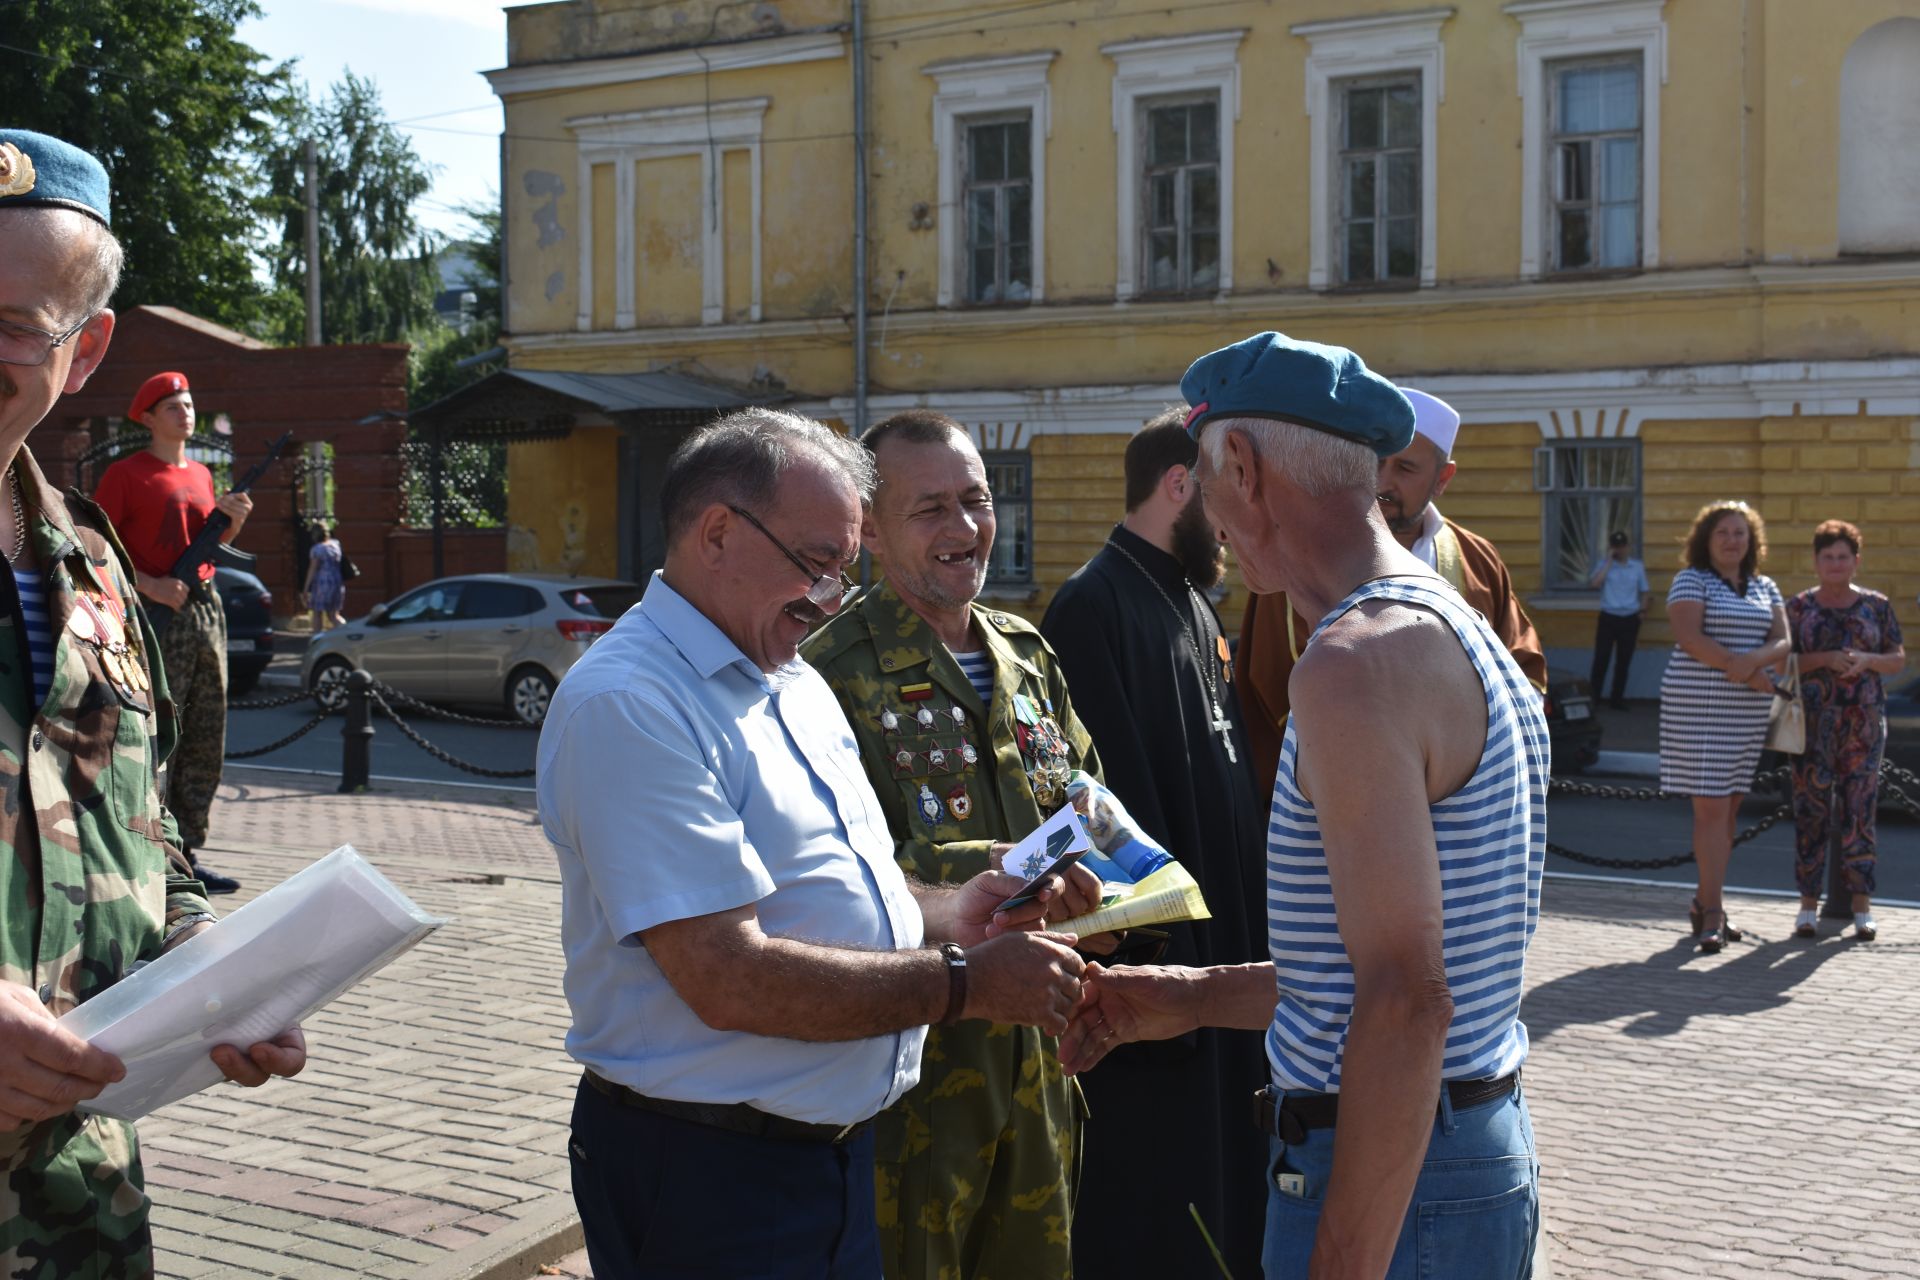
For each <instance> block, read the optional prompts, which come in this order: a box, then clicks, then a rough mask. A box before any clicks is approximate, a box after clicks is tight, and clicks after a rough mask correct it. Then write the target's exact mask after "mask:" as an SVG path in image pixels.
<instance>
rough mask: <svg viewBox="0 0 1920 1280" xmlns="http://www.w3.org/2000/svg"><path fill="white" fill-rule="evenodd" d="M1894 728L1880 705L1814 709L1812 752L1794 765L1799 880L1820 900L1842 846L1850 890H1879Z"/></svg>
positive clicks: (1805, 892)
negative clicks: (1835, 851) (1878, 853)
mask: <svg viewBox="0 0 1920 1280" xmlns="http://www.w3.org/2000/svg"><path fill="white" fill-rule="evenodd" d="M1886 745H1887V722H1886V717H1885V716H1884V714H1882V710H1881V708H1880V707H1878V706H1870V707H1815V706H1809V707H1808V708H1807V749H1806V750H1805V751H1804V752H1802V753H1801V754H1800V755H1799V756H1798V757H1796V758H1795V760H1794V762H1793V822H1794V829H1795V839H1794V857H1793V878H1794V882H1795V883H1796V884H1797V885H1798V886H1799V888H1800V896H1801V897H1803V898H1817V897H1819V896H1820V891H1821V883H1820V882H1821V877H1822V875H1823V874H1824V873H1825V871H1826V866H1827V848H1828V845H1829V844H1837V845H1838V846H1839V856H1840V861H1841V864H1842V866H1844V867H1845V869H1846V879H1847V890H1848V892H1850V893H1867V894H1870V893H1872V892H1873V890H1874V880H1873V857H1874V834H1875V832H1874V813H1875V810H1876V808H1877V806H1878V804H1879V799H1880V758H1881V756H1882V755H1883V754H1884V753H1885V751H1886Z"/></svg>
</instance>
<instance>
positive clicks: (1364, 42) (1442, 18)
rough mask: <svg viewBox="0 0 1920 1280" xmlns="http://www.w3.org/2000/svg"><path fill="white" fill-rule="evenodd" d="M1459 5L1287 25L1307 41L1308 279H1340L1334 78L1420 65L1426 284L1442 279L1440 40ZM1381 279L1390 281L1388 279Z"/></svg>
mask: <svg viewBox="0 0 1920 1280" xmlns="http://www.w3.org/2000/svg"><path fill="white" fill-rule="evenodd" d="M1453 14H1454V10H1452V9H1450V8H1444V9H1422V10H1419V11H1418V12H1415V13H1396V14H1387V15H1383V16H1378V17H1370V18H1341V19H1338V20H1336V21H1332V22H1306V23H1301V24H1300V25H1299V26H1296V27H1291V28H1289V30H1291V31H1292V33H1293V34H1294V35H1296V36H1299V37H1301V38H1302V39H1304V40H1305V41H1306V42H1307V45H1308V49H1309V52H1308V54H1307V116H1308V118H1309V119H1311V120H1312V121H1313V126H1312V130H1311V133H1312V139H1313V141H1312V148H1311V157H1312V158H1311V170H1310V174H1311V176H1310V179H1309V184H1308V185H1309V197H1310V199H1311V200H1312V212H1311V214H1310V215H1309V220H1308V221H1309V227H1310V231H1311V236H1310V241H1311V243H1310V247H1309V255H1308V260H1307V287H1308V288H1310V289H1330V288H1333V287H1335V286H1336V285H1338V284H1339V283H1340V281H1339V273H1338V272H1337V271H1335V270H1334V269H1333V268H1334V245H1333V228H1334V224H1335V222H1336V221H1337V219H1336V218H1335V217H1334V204H1335V202H1336V201H1337V200H1338V198H1339V184H1338V183H1337V182H1335V181H1334V175H1333V169H1334V164H1335V161H1336V159H1337V158H1338V154H1339V147H1338V146H1337V145H1336V142H1335V138H1334V136H1333V131H1334V130H1335V129H1336V128H1337V127H1338V126H1339V119H1340V112H1339V111H1338V110H1337V109H1336V108H1335V104H1334V100H1333V94H1334V88H1335V85H1336V82H1338V81H1343V80H1357V79H1361V78H1363V77H1371V76H1381V75H1395V74H1403V73H1406V72H1416V73H1418V75H1419V77H1420V284H1421V287H1422V288H1426V287H1430V286H1432V285H1433V284H1434V282H1435V281H1436V280H1438V279H1439V253H1438V245H1439V225H1438V224H1439V219H1438V217H1437V216H1436V214H1435V210H1436V209H1437V208H1438V207H1439V198H1438V192H1439V188H1440V181H1439V146H1438V141H1437V139H1438V136H1439V126H1438V123H1437V118H1438V115H1439V110H1438V108H1439V105H1440V104H1441V103H1442V102H1445V101H1446V100H1447V82H1446V66H1447V64H1446V51H1445V49H1444V48H1443V47H1442V46H1441V43H1440V27H1441V24H1443V23H1444V22H1446V20H1447V19H1448V18H1451V17H1452V16H1453ZM1377 287H1390V286H1388V285H1385V284H1382V285H1379V286H1377Z"/></svg>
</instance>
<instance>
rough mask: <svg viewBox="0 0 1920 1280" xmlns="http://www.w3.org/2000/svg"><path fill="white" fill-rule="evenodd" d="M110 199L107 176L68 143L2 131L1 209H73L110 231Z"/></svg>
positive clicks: (15, 131) (55, 139) (0, 133)
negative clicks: (14, 206)
mask: <svg viewBox="0 0 1920 1280" xmlns="http://www.w3.org/2000/svg"><path fill="white" fill-rule="evenodd" d="M108 194H109V188H108V184H107V171H106V170H105V169H104V168H102V167H101V165H100V162H99V161H98V160H95V159H94V158H93V157H92V156H90V155H88V154H87V153H86V152H84V151H82V150H81V149H80V148H78V147H76V146H74V145H73V144H72V143H70V142H62V141H60V139H58V138H49V137H48V136H47V135H46V134H44V133H33V132H31V131H30V130H27V129H0V209H5V208H9V207H11V206H13V205H40V206H51V207H53V208H58V209H74V210H77V211H79V212H81V213H84V214H86V215H87V216H88V217H90V218H93V219H94V220H95V221H97V222H99V223H100V225H102V226H108V227H110V226H112V225H113V218H112V216H111V215H110V213H109V211H108V210H109V206H108Z"/></svg>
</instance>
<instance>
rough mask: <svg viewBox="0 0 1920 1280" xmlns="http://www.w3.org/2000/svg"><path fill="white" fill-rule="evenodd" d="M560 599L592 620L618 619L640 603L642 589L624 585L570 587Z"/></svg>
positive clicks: (562, 593) (561, 594) (563, 592)
mask: <svg viewBox="0 0 1920 1280" xmlns="http://www.w3.org/2000/svg"><path fill="white" fill-rule="evenodd" d="M560 598H561V599H562V600H564V601H566V603H567V604H568V605H569V606H570V607H571V608H572V609H573V610H574V611H575V612H576V613H584V614H586V615H587V616H588V617H590V618H617V617H619V616H620V615H621V614H623V613H625V612H626V611H627V610H629V609H631V608H633V606H634V605H636V604H638V603H639V602H640V588H639V587H636V586H633V585H631V584H627V583H623V584H620V585H616V586H607V587H568V588H566V589H565V590H563V591H561V593H560Z"/></svg>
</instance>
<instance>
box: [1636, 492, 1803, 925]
mask: <svg viewBox="0 0 1920 1280" xmlns="http://www.w3.org/2000/svg"><path fill="white" fill-rule="evenodd" d="M1766 554H1767V527H1766V523H1765V522H1764V521H1762V520H1761V518H1760V513H1759V512H1758V511H1755V510H1754V509H1753V508H1752V507H1749V506H1748V505H1747V504H1746V503H1744V502H1737V501H1723V502H1713V503H1709V504H1707V505H1706V506H1705V507H1702V508H1701V510H1700V514H1699V515H1697V516H1695V517H1694V521H1693V530H1692V532H1690V533H1689V534H1688V535H1687V544H1686V550H1685V551H1684V552H1683V553H1682V555H1681V562H1682V566H1683V567H1682V568H1681V570H1680V572H1679V573H1677V574H1675V575H1674V578H1673V587H1672V589H1671V590H1669V591H1668V592H1667V617H1668V619H1669V620H1670V621H1671V622H1672V624H1673V638H1674V649H1673V656H1672V657H1671V658H1670V659H1669V660H1668V662H1667V672H1666V675H1665V677H1664V678H1662V680H1661V681H1660V789H1661V790H1662V791H1668V792H1672V793H1673V794H1676V795H1684V796H1691V797H1693V859H1694V865H1695V867H1696V868H1697V871H1698V876H1699V887H1698V889H1697V891H1696V893H1695V896H1694V899H1693V909H1692V910H1691V911H1690V912H1689V913H1688V915H1689V918H1690V919H1691V921H1692V923H1693V935H1694V937H1696V938H1698V939H1699V940H1700V949H1701V950H1702V951H1707V952H1713V951H1718V950H1720V948H1721V946H1722V945H1723V944H1724V943H1725V942H1726V940H1727V939H1732V940H1734V941H1738V940H1739V938H1740V931H1739V930H1737V929H1735V928H1733V927H1732V926H1731V925H1730V924H1729V923H1728V922H1727V913H1726V907H1725V905H1724V904H1723V903H1722V901H1721V896H1720V895H1721V890H1722V888H1723V887H1724V886H1725V884H1726V881H1727V862H1728V861H1729V860H1730V859H1731V858H1732V856H1733V834H1734V828H1735V825H1736V824H1737V822H1738V820H1739V815H1740V802H1741V801H1742V800H1744V799H1746V794H1747V790H1748V788H1750V787H1752V785H1753V772H1754V767H1755V766H1756V765H1757V764H1758V763H1759V761H1760V748H1761V745H1762V744H1763V743H1764V742H1765V741H1766V736H1767V713H1768V711H1769V710H1770V709H1771V708H1772V706H1773V697H1774V693H1773V679H1772V677H1771V676H1770V675H1769V674H1768V671H1767V668H1769V667H1772V666H1774V665H1776V664H1780V663H1784V662H1785V661H1786V657H1787V653H1788V652H1789V649H1790V647H1791V642H1790V641H1789V640H1788V638H1787V614H1786V602H1785V601H1784V600H1782V599H1781V597H1780V589H1779V588H1778V587H1776V586H1774V585H1773V580H1772V579H1771V578H1768V577H1767V576H1765V575H1764V574H1761V573H1759V572H1757V570H1758V567H1759V564H1760V561H1761V560H1763V559H1764V558H1765V557H1766Z"/></svg>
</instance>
